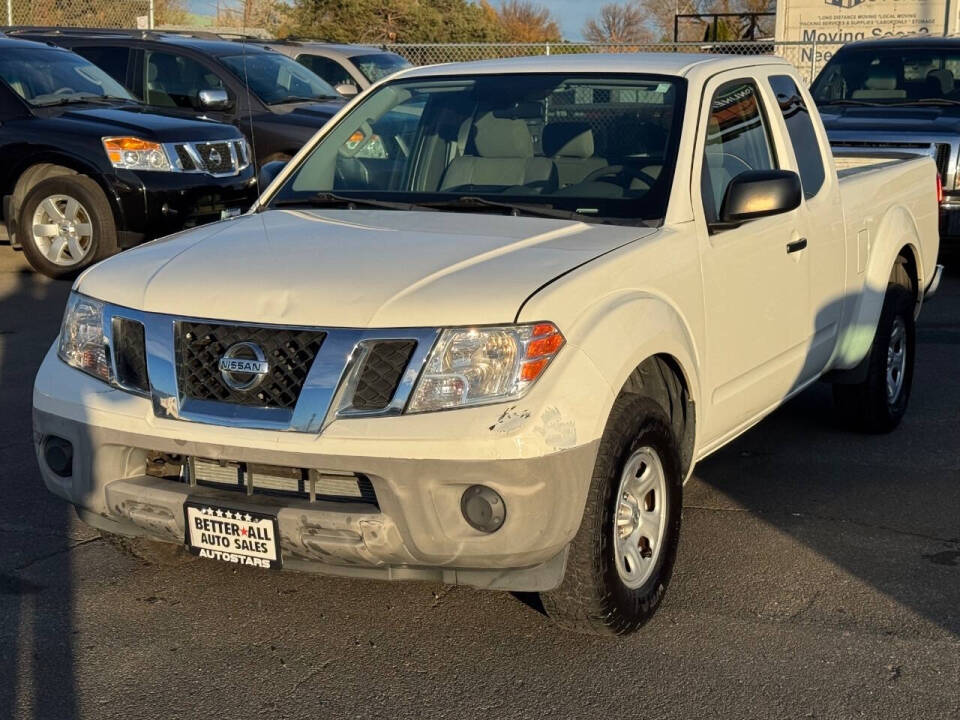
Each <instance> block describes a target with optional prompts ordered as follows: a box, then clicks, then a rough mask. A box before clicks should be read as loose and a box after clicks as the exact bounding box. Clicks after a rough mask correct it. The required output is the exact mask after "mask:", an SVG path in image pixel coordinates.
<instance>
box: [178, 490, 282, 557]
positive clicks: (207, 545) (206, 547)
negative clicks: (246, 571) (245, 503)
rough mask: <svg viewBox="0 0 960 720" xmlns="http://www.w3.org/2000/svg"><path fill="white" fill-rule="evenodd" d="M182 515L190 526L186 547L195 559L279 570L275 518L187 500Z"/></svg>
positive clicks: (277, 534) (188, 526)
mask: <svg viewBox="0 0 960 720" xmlns="http://www.w3.org/2000/svg"><path fill="white" fill-rule="evenodd" d="M183 512H184V516H185V519H186V526H187V532H186V535H187V537H186V540H187V547H189V548H190V552H192V553H193V554H194V555H199V556H200V557H202V558H210V559H211V560H222V561H224V562H231V563H236V564H237V565H250V566H252V567H262V568H279V567H280V563H281V560H280V546H279V543H278V537H279V533H278V532H277V518H276V516H275V515H264V514H262V513H256V512H250V511H248V510H238V509H236V508H229V507H224V506H221V505H209V504H207V503H202V502H197V501H195V500H187V502H185V503H184V506H183Z"/></svg>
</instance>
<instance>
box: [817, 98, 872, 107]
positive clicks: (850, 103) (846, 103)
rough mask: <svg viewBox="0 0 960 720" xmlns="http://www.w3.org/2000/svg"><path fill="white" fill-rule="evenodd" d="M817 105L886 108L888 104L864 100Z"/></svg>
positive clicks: (832, 101) (823, 102) (836, 101)
mask: <svg viewBox="0 0 960 720" xmlns="http://www.w3.org/2000/svg"><path fill="white" fill-rule="evenodd" d="M817 104H818V105H865V106H867V107H886V106H887V105H890V103H877V102H867V101H866V100H843V99H840V100H821V101H820V102H818V103H817Z"/></svg>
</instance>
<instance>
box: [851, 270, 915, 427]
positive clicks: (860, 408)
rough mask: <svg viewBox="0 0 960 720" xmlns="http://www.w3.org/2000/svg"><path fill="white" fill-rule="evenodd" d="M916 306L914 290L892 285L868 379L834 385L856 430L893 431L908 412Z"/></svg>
mask: <svg viewBox="0 0 960 720" xmlns="http://www.w3.org/2000/svg"><path fill="white" fill-rule="evenodd" d="M913 307H914V298H913V293H911V292H910V291H909V290H907V288H905V287H903V286H902V285H895V284H891V285H889V286H888V287H887V294H886V296H885V297H884V300H883V309H882V310H881V312H880V322H879V323H878V324H877V332H876V335H875V336H874V339H873V345H872V346H871V347H870V355H869V356H868V359H867V377H866V379H865V380H864V381H863V382H861V383H857V384H855V385H843V384H837V385H834V386H833V398H834V402H835V403H836V406H837V410H838V411H839V414H840V416H841V418H842V419H843V420H844V422H845V423H846V424H847V425H848V426H850V427H851V428H853V429H855V430H861V431H865V432H872V433H886V432H890V431H891V430H893V429H894V428H895V427H897V425H899V424H900V421H901V420H902V419H903V416H904V415H905V414H906V412H907V403H908V402H909V400H910V389H911V386H912V384H913V362H914V348H915V345H916V327H915V325H914V318H913Z"/></svg>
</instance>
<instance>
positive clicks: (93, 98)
mask: <svg viewBox="0 0 960 720" xmlns="http://www.w3.org/2000/svg"><path fill="white" fill-rule="evenodd" d="M119 100H122V101H123V102H128V103H134V104H138V105H139V104H140V103H139V102H137V101H136V100H134V99H133V98H125V97H118V96H116V95H91V94H80V93H77V94H75V95H64V96H63V97H62V98H57V99H56V100H53V101H51V102H42V103H34V105H36V106H37V107H56V106H58V105H75V104H79V103H91V104H93V105H113V104H115V103H116V102H117V101H119Z"/></svg>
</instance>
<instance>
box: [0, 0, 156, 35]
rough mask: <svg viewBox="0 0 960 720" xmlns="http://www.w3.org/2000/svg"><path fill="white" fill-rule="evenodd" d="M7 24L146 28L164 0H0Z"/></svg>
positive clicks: (150, 24) (149, 25) (0, 7)
mask: <svg viewBox="0 0 960 720" xmlns="http://www.w3.org/2000/svg"><path fill="white" fill-rule="evenodd" d="M0 3H3V5H0V12H2V13H3V19H4V21H5V22H4V24H6V25H44V26H59V27H90V28H143V29H146V28H149V27H152V26H153V24H152V21H153V19H154V16H155V15H156V13H157V11H158V7H157V6H158V5H159V10H160V12H161V13H162V11H163V9H164V8H165V7H166V2H165V0H0Z"/></svg>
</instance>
